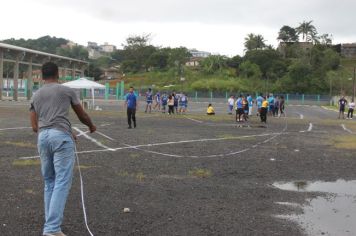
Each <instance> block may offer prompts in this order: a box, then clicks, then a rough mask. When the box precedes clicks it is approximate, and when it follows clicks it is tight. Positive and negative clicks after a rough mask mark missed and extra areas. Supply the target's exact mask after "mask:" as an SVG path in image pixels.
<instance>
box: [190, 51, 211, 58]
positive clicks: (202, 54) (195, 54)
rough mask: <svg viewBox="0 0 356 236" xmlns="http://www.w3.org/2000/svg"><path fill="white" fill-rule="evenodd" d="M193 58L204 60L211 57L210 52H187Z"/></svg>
mask: <svg viewBox="0 0 356 236" xmlns="http://www.w3.org/2000/svg"><path fill="white" fill-rule="evenodd" d="M189 52H190V54H191V55H192V57H193V58H205V57H208V56H210V55H211V53H210V52H204V51H198V50H196V49H191V50H189Z"/></svg>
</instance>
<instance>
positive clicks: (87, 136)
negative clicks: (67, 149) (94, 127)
mask: <svg viewBox="0 0 356 236" xmlns="http://www.w3.org/2000/svg"><path fill="white" fill-rule="evenodd" d="M73 129H75V130H76V131H77V132H78V133H79V135H83V137H85V138H86V139H88V140H90V141H92V142H93V143H95V144H96V145H98V146H99V147H102V148H105V149H107V150H109V151H114V149H112V148H109V147H108V146H106V145H104V144H102V143H101V142H99V141H98V140H96V139H95V138H93V137H90V136H89V135H87V134H86V132H84V131H82V130H80V129H79V128H77V127H73Z"/></svg>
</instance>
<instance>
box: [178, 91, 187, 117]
mask: <svg viewBox="0 0 356 236" xmlns="http://www.w3.org/2000/svg"><path fill="white" fill-rule="evenodd" d="M187 106H188V98H187V96H186V95H185V94H184V93H181V96H180V97H179V113H185V112H186V111H187Z"/></svg>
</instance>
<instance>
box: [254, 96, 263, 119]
mask: <svg viewBox="0 0 356 236" xmlns="http://www.w3.org/2000/svg"><path fill="white" fill-rule="evenodd" d="M262 102H263V97H262V94H260V96H258V97H257V98H256V105H257V115H261V107H262Z"/></svg>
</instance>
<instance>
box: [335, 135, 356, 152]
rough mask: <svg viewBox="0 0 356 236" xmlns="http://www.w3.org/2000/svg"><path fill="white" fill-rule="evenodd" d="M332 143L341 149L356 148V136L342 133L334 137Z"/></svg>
mask: <svg viewBox="0 0 356 236" xmlns="http://www.w3.org/2000/svg"><path fill="white" fill-rule="evenodd" d="M332 145H333V146H334V147H336V148H339V149H348V150H356V136H355V135H342V136H336V137H333V138H332Z"/></svg>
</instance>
